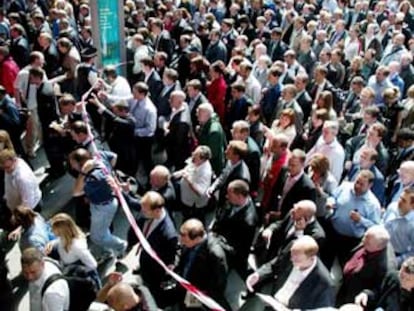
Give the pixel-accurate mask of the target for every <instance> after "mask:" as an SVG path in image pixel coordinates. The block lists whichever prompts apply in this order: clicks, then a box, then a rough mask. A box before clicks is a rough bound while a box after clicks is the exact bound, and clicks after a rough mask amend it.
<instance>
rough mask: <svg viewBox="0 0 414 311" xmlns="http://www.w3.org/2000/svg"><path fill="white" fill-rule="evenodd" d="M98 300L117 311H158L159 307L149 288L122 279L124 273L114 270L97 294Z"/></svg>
mask: <svg viewBox="0 0 414 311" xmlns="http://www.w3.org/2000/svg"><path fill="white" fill-rule="evenodd" d="M96 300H97V301H98V302H105V303H107V304H108V306H110V307H111V308H113V309H114V310H115V311H133V310H143V309H142V307H144V306H145V310H148V311H157V310H158V307H157V304H156V303H155V301H154V298H153V297H152V295H151V293H150V292H149V290H148V289H147V288H146V287H144V286H142V285H137V284H134V285H131V284H128V283H126V282H123V281H122V274H120V273H117V272H113V273H111V274H110V275H109V277H108V281H107V282H106V284H105V285H104V286H103V287H102V289H101V290H100V291H99V293H98V295H97V299H96Z"/></svg>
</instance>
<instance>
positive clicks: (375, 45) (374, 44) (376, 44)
mask: <svg viewBox="0 0 414 311" xmlns="http://www.w3.org/2000/svg"><path fill="white" fill-rule="evenodd" d="M365 40H366V38H365V37H362V38H361V50H362V51H363V52H365V51H366V50H368V49H373V50H375V58H376V59H377V60H379V59H381V55H382V45H381V42H380V41H379V40H378V38H376V37H374V38H373V39H372V40H371V42H370V43H369V44H368V47H367V48H365Z"/></svg>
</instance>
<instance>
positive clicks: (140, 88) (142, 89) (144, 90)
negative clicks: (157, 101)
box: [132, 82, 148, 100]
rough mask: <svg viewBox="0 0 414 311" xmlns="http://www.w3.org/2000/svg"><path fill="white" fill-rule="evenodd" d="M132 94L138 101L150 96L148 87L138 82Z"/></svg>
mask: <svg viewBox="0 0 414 311" xmlns="http://www.w3.org/2000/svg"><path fill="white" fill-rule="evenodd" d="M132 94H133V95H134V99H136V100H142V99H144V98H145V97H147V94H148V85H147V84H146V83H145V82H137V83H136V84H134V87H133V88H132Z"/></svg>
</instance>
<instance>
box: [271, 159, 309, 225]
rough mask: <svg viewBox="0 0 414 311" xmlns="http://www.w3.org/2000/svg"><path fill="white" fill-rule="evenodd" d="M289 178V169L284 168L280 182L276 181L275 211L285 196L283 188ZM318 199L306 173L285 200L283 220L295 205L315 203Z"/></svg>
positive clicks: (282, 207)
mask: <svg viewBox="0 0 414 311" xmlns="http://www.w3.org/2000/svg"><path fill="white" fill-rule="evenodd" d="M287 178H288V170H287V168H286V167H285V168H283V171H282V172H281V174H280V175H279V178H278V180H277V181H276V187H275V189H277V191H276V192H277V193H275V196H276V200H275V203H274V204H273V209H274V210H276V209H277V208H278V206H279V200H280V199H281V197H282V194H283V186H284V185H285V182H286V180H287ZM315 199H316V190H315V186H314V184H313V182H312V180H311V179H310V178H309V176H308V175H306V174H305V173H304V174H303V175H302V176H301V177H300V178H299V180H298V181H296V183H295V184H294V185H293V186H292V188H291V189H290V190H289V192H288V193H287V194H286V196H285V198H284V199H283V202H282V206H281V207H280V212H281V213H282V216H281V217H282V218H283V217H285V216H286V215H287V214H288V213H289V211H290V210H291V209H292V207H293V204H295V203H297V202H299V201H302V200H311V201H315Z"/></svg>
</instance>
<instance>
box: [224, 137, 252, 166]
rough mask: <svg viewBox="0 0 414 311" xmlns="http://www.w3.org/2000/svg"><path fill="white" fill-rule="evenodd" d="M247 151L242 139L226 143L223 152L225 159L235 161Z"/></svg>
mask: <svg viewBox="0 0 414 311" xmlns="http://www.w3.org/2000/svg"><path fill="white" fill-rule="evenodd" d="M247 152H248V149H247V144H246V143H245V142H244V141H240V140H231V141H230V142H229V144H228V145H227V148H226V151H225V154H226V158H227V160H229V161H231V162H232V163H237V162H238V161H240V160H241V159H242V158H243V157H245V156H246V154H247Z"/></svg>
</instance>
